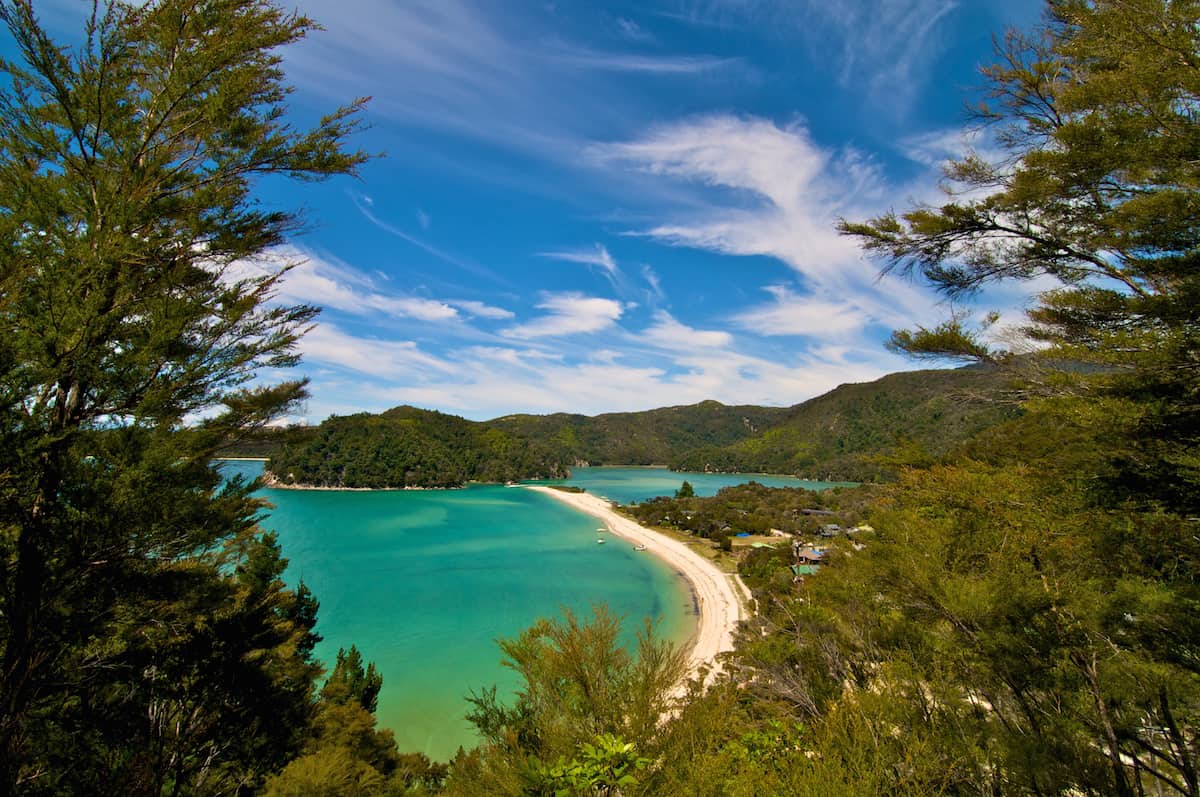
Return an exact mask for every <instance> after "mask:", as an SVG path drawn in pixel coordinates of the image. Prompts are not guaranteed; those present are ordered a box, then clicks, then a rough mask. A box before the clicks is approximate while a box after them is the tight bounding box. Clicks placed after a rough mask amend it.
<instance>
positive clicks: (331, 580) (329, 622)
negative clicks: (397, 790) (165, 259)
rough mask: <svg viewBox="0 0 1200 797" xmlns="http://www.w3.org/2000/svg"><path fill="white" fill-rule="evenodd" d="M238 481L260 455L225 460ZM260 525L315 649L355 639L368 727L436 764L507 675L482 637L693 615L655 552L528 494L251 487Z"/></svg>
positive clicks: (460, 740)
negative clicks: (598, 612) (601, 606)
mask: <svg viewBox="0 0 1200 797" xmlns="http://www.w3.org/2000/svg"><path fill="white" fill-rule="evenodd" d="M222 469H223V470H224V471H225V472H227V473H230V474H233V473H240V474H243V475H245V476H247V477H254V476H257V475H258V474H259V473H261V471H262V464H261V463H258V462H225V463H222ZM751 478H753V479H755V480H756V481H761V482H763V483H764V484H770V485H772V486H816V487H819V486H829V485H820V484H815V483H812V482H801V481H800V480H798V479H790V478H787V477H773V476H737V475H729V474H719V475H718V474H704V473H671V472H669V471H666V470H665V469H662V468H612V467H605V468H579V469H577V470H576V471H575V473H574V475H573V476H572V478H571V479H570V480H568V483H570V484H576V485H578V486H581V487H584V488H586V489H587V490H588V492H590V493H594V494H597V495H601V496H604V497H606V498H610V499H613V500H616V501H620V502H623V503H624V502H629V501H635V500H636V501H644V500H646V499H648V498H651V497H653V496H655V495H670V494H672V493H674V491H675V490H677V489H679V486H680V484H681V483H682V481H683V480H684V479H687V480H688V481H690V482H691V483H692V485H693V486H694V487H695V490H696V493H697V494H698V495H711V494H713V493H715V492H716V491H717V490H718V489H719V488H720V487H723V486H725V485H727V484H738V483H741V482H745V481H748V480H749V479H751ZM261 494H262V495H263V496H264V497H265V498H267V499H268V500H269V501H271V502H272V503H273V504H274V509H272V510H270V513H269V515H268V516H267V517H266V518H265V519H264V521H263V523H262V525H263V526H264V527H266V528H269V529H272V530H274V531H276V532H277V533H278V534H279V539H280V543H281V544H282V546H283V553H284V555H285V556H286V557H287V558H288V559H289V560H290V565H289V567H288V571H287V578H288V580H289V581H290V582H291V583H292V584H295V583H296V582H297V581H299V580H300V579H303V580H304V582H305V583H306V584H308V586H309V587H310V588H311V589H312V590H313V593H314V594H315V595H316V596H317V598H318V599H319V600H320V601H321V610H320V613H319V618H320V619H319V621H318V625H317V631H318V632H319V633H320V634H321V635H323V636H324V637H325V639H324V641H323V642H322V643H321V644H320V645H319V646H318V647H317V651H316V652H317V656H318V657H320V658H321V659H322V660H323V661H325V662H326V663H327V664H331V663H332V661H333V660H334V658H335V656H336V653H337V649H338V648H339V647H349V646H350V645H351V644H354V645H357V646H358V648H359V649H360V650H361V651H362V652H363V656H364V657H365V658H366V659H367V660H370V661H374V662H375V664H376V666H377V667H378V668H379V670H380V672H381V673H382V675H383V679H384V685H383V692H382V693H381V695H380V698H379V710H378V718H379V723H380V725H381V726H383V727H388V728H391V729H392V730H393V731H394V732H395V734H396V741H397V743H398V744H399V746H400V749H401V750H413V751H421V752H424V753H426V754H428V755H430V756H432V757H433V758H435V759H445V758H448V757H450V756H452V755H453V754H454V752H455V750H456V749H457V748H458V747H459V746H460V745H462V746H465V747H468V748H469V747H471V746H473V745H474V744H475V742H476V737H475V735H474V733H473V730H472V728H471V726H470V725H469V724H468V723H467V722H466V720H465V719H463V717H464V715H465V714H466V712H467V710H468V707H469V706H468V704H467V702H466V700H465V697H466V695H467V694H468V693H469V692H470V691H471V690H476V691H478V690H479V689H481V688H483V687H487V686H492V685H496V686H497V687H498V688H499V691H500V694H502V695H504V694H509V695H511V694H512V693H513V691H514V690H515V689H516V687H517V686H518V681H517V678H516V677H515V674H514V673H513V672H512V671H511V670H509V669H507V668H505V667H502V666H501V665H500V658H501V657H500V651H499V649H498V648H497V647H496V644H495V640H496V639H497V638H500V637H511V636H515V635H516V634H518V633H520V632H521V631H522V630H524V629H525V628H528V627H529V626H530V625H531V624H532V623H533V622H534V621H535V620H537V619H538V618H539V617H546V616H557V615H558V614H559V613H560V609H561V607H564V606H567V607H570V608H572V609H573V610H575V611H576V612H588V611H590V607H591V606H592V605H593V604H595V603H597V602H605V603H607V604H608V605H609V606H610V607H612V608H613V609H614V610H615V611H616V612H617V613H618V614H620V615H623V616H624V617H626V618H627V622H626V628H627V631H628V632H629V633H628V636H629V638H630V639H632V636H633V632H634V630H635V629H636V627H637V626H638V625H640V621H641V618H643V617H657V618H660V626H659V628H660V633H661V634H662V635H663V636H665V637H666V638H668V639H673V640H675V641H678V642H683V641H685V640H686V639H687V638H688V637H689V636H690V634H691V633H692V630H693V627H694V616H693V614H692V601H691V598H690V593H689V591H688V589H687V585H686V584H685V583H683V581H682V580H681V579H680V578H679V576H678V575H677V574H676V573H674V572H673V571H672V570H670V569H669V568H667V567H666V566H665V565H664V564H662V563H661V562H660V561H659V560H658V559H656V558H654V557H652V556H648V555H647V554H645V553H638V552H635V551H634V550H633V549H632V546H630V545H628V544H626V543H624V542H621V541H619V540H617V539H615V538H611V536H609V535H606V536H607V537H609V542H608V543H606V544H605V545H597V544H596V539H597V533H596V528H597V526H598V521H596V520H595V519H594V518H592V517H590V516H587V515H583V514H580V513H578V512H576V511H574V510H572V509H570V508H568V507H567V506H565V505H564V504H562V503H560V502H558V501H556V500H554V499H553V498H551V497H549V496H545V495H542V494H540V493H537V492H535V491H533V490H523V489H520V488H511V487H500V486H482V485H481V486H472V487H468V488H466V489H463V490H437V491H416V490H414V491H401V490H397V491H378V492H350V491H316V490H312V491H310V490H263V491H262V493H261Z"/></svg>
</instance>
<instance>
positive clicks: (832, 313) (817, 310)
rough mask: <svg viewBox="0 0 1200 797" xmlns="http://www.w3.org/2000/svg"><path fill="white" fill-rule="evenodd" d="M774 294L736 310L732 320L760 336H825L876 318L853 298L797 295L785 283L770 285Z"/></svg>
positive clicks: (769, 288)
mask: <svg viewBox="0 0 1200 797" xmlns="http://www.w3.org/2000/svg"><path fill="white" fill-rule="evenodd" d="M766 290H767V291H768V292H769V293H770V294H771V295H772V296H773V297H774V301H773V302H770V303H769V304H760V305H755V306H752V307H749V308H747V309H746V310H745V311H744V312H741V313H737V314H735V315H733V316H732V317H731V320H732V321H733V322H734V323H736V324H737V325H738V326H740V327H741V328H742V329H747V330H750V331H752V332H756V333H758V334H759V335H769V336H774V335H806V336H815V337H822V338H824V337H828V336H831V335H833V336H837V335H845V334H847V333H850V332H858V331H859V330H861V329H862V328H863V327H864V326H866V325H867V324H869V323H871V322H872V321H877V320H878V319H873V318H872V317H871V315H870V313H869V312H865V311H864V310H863V309H862V308H861V307H859V306H858V305H857V304H856V303H854V302H852V301H841V302H834V301H828V300H825V299H818V298H815V297H813V296H799V295H797V294H795V293H793V292H792V291H791V289H789V288H788V287H787V286H784V285H770V286H768V287H767V288H766Z"/></svg>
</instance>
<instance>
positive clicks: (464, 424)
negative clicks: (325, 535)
mask: <svg viewBox="0 0 1200 797" xmlns="http://www.w3.org/2000/svg"><path fill="white" fill-rule="evenodd" d="M285 439H286V442H284V443H283V445H282V446H281V447H280V448H279V450H278V451H277V452H276V453H275V454H274V455H273V456H272V457H271V459H270V461H269V462H268V463H267V471H268V473H270V474H272V475H273V477H274V479H275V480H276V481H277V483H278V484H281V485H307V486H314V487H372V488H385V487H460V486H462V485H463V484H464V483H465V482H468V481H483V482H503V481H510V480H516V479H536V478H556V477H561V476H564V475H566V467H565V465H564V462H563V460H560V459H557V458H555V457H554V456H553V455H551V454H550V453H548V452H547V451H546V449H545V448H543V447H542V446H539V445H537V444H536V443H533V442H530V441H529V440H526V439H524V438H520V437H517V436H515V435H512V434H509V433H507V432H505V431H503V430H501V429H498V428H496V427H494V426H491V425H488V424H484V423H478V422H475V421H468V420H465V419H463V418H459V417H457V416H454V415H446V414H444V413H440V412H434V411H432V410H422V409H417V408H415V407H396V408H394V409H391V410H388V411H387V412H384V413H382V414H380V415H371V414H368V413H361V414H358V415H348V416H343V417H338V416H334V417H332V418H329V419H328V420H326V421H325V422H323V423H322V424H321V425H320V426H319V427H317V428H316V429H315V430H311V431H307V432H303V433H295V434H291V435H287V436H286V438H285Z"/></svg>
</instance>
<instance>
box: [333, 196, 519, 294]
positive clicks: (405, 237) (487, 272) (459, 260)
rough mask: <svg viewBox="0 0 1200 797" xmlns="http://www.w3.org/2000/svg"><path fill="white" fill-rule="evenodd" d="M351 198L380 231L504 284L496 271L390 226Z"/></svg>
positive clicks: (440, 258)
mask: <svg viewBox="0 0 1200 797" xmlns="http://www.w3.org/2000/svg"><path fill="white" fill-rule="evenodd" d="M350 196H351V200H352V201H353V202H354V205H355V207H357V208H358V212H359V213H361V214H362V215H363V218H365V219H366V220H367V221H369V222H371V223H372V224H374V225H375V226H376V227H378V228H379V229H381V230H383V231H384V232H386V233H388V234H389V235H394V236H396V237H397V238H399V239H400V240H402V241H406V242H407V243H410V244H412V245H413V246H415V247H416V248H418V249H420V250H421V251H422V252H425V253H426V254H428V255H432V256H433V257H435V258H437V259H438V260H441V261H442V262H443V263H449V264H450V265H452V266H457V267H459V268H461V269H462V270H464V271H468V272H470V273H471V274H474V275H475V276H478V277H485V278H487V279H489V280H492V281H493V282H504V280H503V279H502V278H501V277H500V276H499V275H497V274H496V273H495V272H494V271H492V270H491V269H489V268H487V267H486V266H481V265H479V264H478V263H475V262H473V261H471V260H469V259H467V258H463V257H457V256H455V255H452V254H450V253H449V252H446V251H444V250H442V249H439V248H438V247H436V246H434V245H433V244H431V243H429V242H428V241H425V240H422V239H421V238H418V237H417V236H415V235H412V234H411V233H407V232H405V231H404V230H402V229H400V228H399V227H397V226H396V225H394V224H389V223H388V222H386V221H384V220H383V219H381V218H379V217H378V216H377V215H375V213H374V211H373V210H372V209H371V207H369V206H368V205H367V204H366V203H364V202H363V201H362V198H361V196H360V195H357V194H351V195H350Z"/></svg>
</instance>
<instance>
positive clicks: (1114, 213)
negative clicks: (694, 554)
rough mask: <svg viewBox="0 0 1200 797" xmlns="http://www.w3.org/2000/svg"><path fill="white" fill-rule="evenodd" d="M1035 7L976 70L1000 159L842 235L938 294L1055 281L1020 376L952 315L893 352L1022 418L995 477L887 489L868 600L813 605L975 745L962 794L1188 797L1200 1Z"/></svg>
mask: <svg viewBox="0 0 1200 797" xmlns="http://www.w3.org/2000/svg"><path fill="white" fill-rule="evenodd" d="M1048 9H1049V15H1048V23H1047V25H1046V26H1045V28H1044V29H1043V30H1041V31H1040V32H1039V34H1038V35H1035V36H1029V35H1025V34H1020V33H1010V34H1008V35H1007V36H1006V37H1005V38H1004V40H1003V41H1002V42H1001V43H1000V46H999V54H1000V59H1001V62H1000V63H999V64H998V65H996V66H993V67H990V68H988V69H987V70H985V74H986V76H987V78H988V81H989V89H990V97H989V102H987V103H984V104H982V105H981V106H980V107H979V109H978V110H979V114H980V116H981V117H982V118H983V119H984V120H986V121H989V122H994V123H996V124H997V125H999V128H998V130H999V132H998V134H997V136H996V141H997V143H998V144H999V146H1000V147H1001V149H1002V151H1003V152H1004V156H1003V157H1001V158H999V159H997V160H995V161H993V162H988V161H985V160H984V159H983V158H982V157H981V156H979V155H971V156H968V157H966V158H964V159H962V160H960V161H957V162H955V163H952V164H951V165H950V166H949V167H948V168H947V171H946V175H947V178H948V181H949V182H950V184H951V187H952V193H956V194H960V198H952V199H951V200H950V201H948V202H947V203H946V204H944V205H942V206H941V207H939V208H930V207H919V208H915V209H913V210H910V211H908V212H906V213H903V214H901V215H900V216H897V215H895V214H888V215H886V216H883V217H881V218H878V219H875V220H873V221H870V222H867V223H846V222H844V223H843V224H842V230H843V231H844V232H846V233H848V234H851V235H855V236H857V237H858V238H859V239H860V240H861V241H862V243H863V244H864V246H865V247H866V248H867V249H868V251H871V252H874V253H877V254H879V255H882V256H883V257H884V258H885V261H886V268H887V269H896V270H900V271H902V272H905V273H909V274H915V275H919V276H921V277H924V278H926V279H928V280H929V281H931V282H932V283H933V284H934V285H935V286H936V287H937V288H938V289H940V290H942V291H943V292H945V293H946V294H948V295H950V296H957V295H962V294H965V293H970V292H974V291H978V290H981V289H982V288H984V287H986V286H987V285H988V284H989V283H991V282H993V281H997V280H1027V279H1031V278H1034V277H1039V276H1049V277H1052V278H1055V279H1057V280H1058V287H1057V288H1055V289H1053V290H1050V291H1047V292H1045V293H1042V294H1041V295H1040V296H1039V297H1038V299H1037V304H1036V306H1035V307H1034V308H1033V309H1032V310H1031V311H1030V313H1029V325H1028V327H1027V329H1026V332H1027V334H1028V336H1029V337H1030V338H1032V339H1033V341H1035V342H1037V343H1039V344H1041V345H1042V346H1043V347H1044V348H1042V349H1041V350H1040V351H1038V352H1036V354H1034V355H1027V356H1022V357H1016V356H1014V355H1015V354H1016V352H1014V351H1012V350H1009V351H1005V350H997V349H996V348H995V347H994V346H993V345H991V344H990V343H989V342H987V341H986V340H985V336H983V335H982V334H981V330H980V329H979V328H974V329H973V328H971V326H970V325H969V324H968V323H966V320H965V319H964V318H962V317H955V318H952V319H951V320H950V321H948V322H945V323H942V324H939V325H936V326H933V327H932V328H920V329H917V330H916V331H913V332H899V333H896V335H895V336H894V337H893V345H894V346H895V347H896V348H899V349H901V350H904V351H907V352H910V353H912V354H915V355H918V356H951V357H960V358H966V359H976V360H981V359H982V360H992V361H996V362H1000V363H1002V364H1004V365H1006V366H1008V367H1010V368H1011V369H1012V370H1013V372H1014V373H1015V374H1016V375H1017V376H1019V377H1021V378H1022V379H1023V381H1024V385H1023V389H1024V395H1025V398H1026V401H1025V407H1026V409H1027V410H1028V412H1027V414H1026V415H1025V417H1024V418H1022V419H1019V420H1016V421H1014V422H1012V423H1010V424H1008V425H1006V426H1003V427H999V429H998V430H993V431H992V432H989V433H988V436H989V439H987V440H984V441H982V442H981V443H980V444H978V445H977V446H976V447H975V453H977V454H979V455H982V456H984V457H986V458H988V459H989V461H988V462H985V463H980V462H972V461H968V460H960V461H959V462H957V463H955V464H954V466H953V467H950V468H947V469H936V468H935V469H932V470H929V471H926V472H920V471H917V472H913V473H912V474H910V475H909V476H908V477H907V478H906V479H905V480H903V481H902V483H901V485H900V486H899V487H898V488H897V489H895V490H893V491H892V492H891V495H890V502H891V507H890V511H887V512H885V513H883V514H882V515H881V516H880V517H878V518H876V519H873V525H876V526H877V527H880V528H883V529H885V531H884V533H882V534H881V535H880V536H879V538H878V539H876V540H874V541H873V542H872V544H871V545H870V546H868V549H867V551H866V552H865V555H864V556H862V557H861V558H858V559H857V560H856V562H855V567H856V568H861V569H862V572H869V573H870V576H869V577H868V578H867V580H866V581H865V582H863V581H860V580H859V579H857V578H854V577H853V576H847V577H846V578H845V579H842V578H838V577H831V578H822V580H821V581H820V584H821V586H820V589H818V590H814V594H816V595H817V596H818V597H817V600H815V601H814V605H817V604H820V603H822V602H824V601H823V600H822V599H821V597H820V596H822V595H823V596H824V598H825V600H827V601H828V603H827V604H826V605H835V606H836V607H837V608H836V609H835V610H834V611H835V615H836V616H837V617H838V618H839V619H840V620H841V621H843V622H846V623H847V625H849V626H850V627H851V628H854V629H856V631H857V636H858V637H859V638H861V639H862V640H864V642H865V641H866V640H870V641H871V644H872V647H873V648H874V650H873V651H871V652H870V653H869V654H868V653H859V654H857V658H859V660H860V664H859V666H860V667H861V665H862V664H869V665H871V666H873V667H875V669H874V670H871V672H872V673H873V679H875V680H876V683H875V684H874V688H876V689H879V690H886V691H889V692H890V693H892V694H895V695H896V696H897V698H896V699H897V701H898V702H901V703H904V702H907V703H908V704H910V705H911V706H913V707H920V708H921V711H922V713H923V714H924V716H925V720H924V721H925V722H926V723H928V724H930V725H941V726H942V727H943V728H945V731H946V733H945V738H946V739H947V742H946V744H947V745H948V749H949V746H950V745H951V744H952V742H951V741H950V740H958V739H963V740H967V741H968V742H969V745H968V748H967V749H960V753H961V754H962V755H964V756H965V758H964V759H962V760H964V761H967V762H971V764H972V765H971V766H969V767H967V769H966V770H964V774H965V780H962V781H960V782H961V784H962V785H961V788H964V789H970V790H973V791H978V792H986V791H989V790H992V791H995V790H1003V791H1005V793H1009V792H1016V793H1031V794H1043V793H1064V792H1068V791H1070V792H1076V793H1087V794H1101V793H1104V794H1119V795H1128V796H1130V797H1132V795H1135V794H1142V793H1146V792H1148V791H1151V790H1158V791H1159V792H1161V793H1178V794H1184V795H1196V794H1197V793H1200V777H1198V775H1197V752H1196V750H1197V747H1196V744H1197V738H1196V730H1195V729H1196V727H1197V723H1198V722H1200V664H1198V662H1200V651H1198V650H1197V647H1196V642H1195V640H1196V639H1197V638H1198V637H1197V629H1196V627H1195V620H1194V609H1195V606H1196V605H1197V601H1198V600H1200V591H1198V590H1197V587H1196V579H1195V575H1196V562H1197V554H1198V550H1197V537H1196V535H1195V534H1194V533H1192V531H1191V530H1190V529H1191V521H1190V520H1189V516H1190V515H1192V514H1193V513H1194V512H1195V511H1196V510H1197V509H1198V508H1200V490H1198V489H1197V488H1198V487H1200V456H1198V454H1197V452H1198V451H1200V448H1198V447H1197V444H1198V443H1200V402H1198V401H1197V397H1198V396H1200V378H1198V373H1197V368H1196V363H1197V362H1198V361H1200V302H1197V297H1198V296H1200V271H1198V270H1197V268H1196V265H1197V264H1198V263H1200V237H1198V236H1197V225H1196V219H1197V211H1198V210H1200V161H1197V160H1196V158H1195V152H1196V151H1197V143H1198V142H1200V118H1198V117H1197V115H1196V108H1197V107H1198V105H1197V103H1198V100H1200V25H1198V22H1200V3H1197V2H1195V1H1194V0H1051V1H1050V2H1049V4H1048ZM991 320H992V319H988V320H986V321H985V324H986V323H989V322H990V321H991ZM1064 443H1065V445H1064ZM848 570H849V569H847V571H848ZM839 581H840V582H842V586H841V587H840V588H839V587H838V583H839ZM847 581H852V582H854V583H853V584H852V585H847V584H846V582H847ZM839 589H840V591H841V594H840V595H837V596H835V591H836V590H839ZM864 594H865V595H871V596H872V602H871V603H870V604H866V605H864V603H863V599H862V598H861V595H864ZM914 713H916V712H914ZM953 744H957V742H953Z"/></svg>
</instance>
